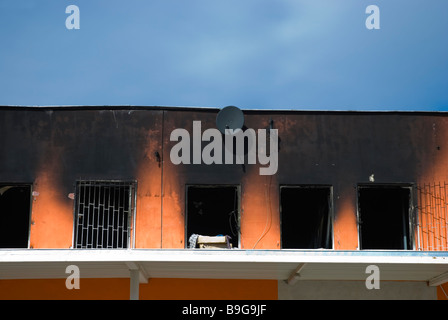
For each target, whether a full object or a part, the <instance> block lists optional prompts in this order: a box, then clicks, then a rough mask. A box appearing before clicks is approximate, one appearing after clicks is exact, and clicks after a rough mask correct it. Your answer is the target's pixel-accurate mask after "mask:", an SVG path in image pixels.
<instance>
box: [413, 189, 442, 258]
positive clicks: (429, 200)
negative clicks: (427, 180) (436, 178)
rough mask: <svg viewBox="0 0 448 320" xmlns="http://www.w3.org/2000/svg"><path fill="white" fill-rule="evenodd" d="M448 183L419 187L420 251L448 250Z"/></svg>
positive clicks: (418, 224) (418, 227) (418, 230)
mask: <svg viewBox="0 0 448 320" xmlns="http://www.w3.org/2000/svg"><path fill="white" fill-rule="evenodd" d="M447 186H448V185H447V183H443V184H441V183H439V184H435V183H434V184H424V185H420V186H417V191H418V212H419V217H418V221H417V235H418V249H419V250H429V251H436V250H448V187H447Z"/></svg>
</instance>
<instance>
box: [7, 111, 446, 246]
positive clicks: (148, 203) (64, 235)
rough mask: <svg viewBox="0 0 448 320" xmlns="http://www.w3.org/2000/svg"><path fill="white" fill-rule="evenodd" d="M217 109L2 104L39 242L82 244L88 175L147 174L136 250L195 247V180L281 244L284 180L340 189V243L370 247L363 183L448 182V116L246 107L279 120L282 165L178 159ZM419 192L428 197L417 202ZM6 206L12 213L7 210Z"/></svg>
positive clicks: (251, 121) (265, 123)
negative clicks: (78, 209) (78, 190)
mask: <svg viewBox="0 0 448 320" xmlns="http://www.w3.org/2000/svg"><path fill="white" fill-rule="evenodd" d="M218 111H219V110H214V109H203V110H202V109H176V108H140V109H139V108H109V109H108V108H88V107H85V108H64V107H63V108H59V109H58V108H22V109H21V108H7V107H5V108H2V109H0V183H2V184H4V183H29V184H31V185H32V190H33V191H34V193H33V197H32V206H31V207H32V209H31V211H32V213H31V230H30V246H31V247H34V248H45V247H49V248H53V247H55V248H66V247H70V246H71V245H72V241H73V219H74V217H73V214H74V207H73V199H72V197H71V196H70V194H71V193H73V192H74V190H75V189H74V187H75V182H76V181H77V180H135V181H137V197H136V199H137V201H136V219H135V227H134V229H133V238H135V247H139V248H184V247H185V246H186V245H187V243H186V241H187V240H188V239H186V235H185V231H186V230H185V228H186V226H185V215H186V185H197V184H200V185H236V186H238V187H239V188H240V197H241V198H240V208H239V210H240V212H239V218H238V219H239V224H240V232H241V236H240V248H243V249H252V248H256V249H263V248H266V249H280V248H281V228H280V224H281V221H280V199H279V194H280V193H279V190H280V186H281V185H325V186H331V187H332V207H331V210H332V214H333V233H332V236H333V244H332V247H333V248H335V249H356V248H358V221H357V187H358V185H359V184H400V183H405V184H415V183H421V182H434V181H448V177H447V172H446V170H445V168H446V167H447V165H448V163H447V160H445V159H448V158H447V157H446V155H445V152H446V150H448V148H447V146H446V143H445V141H446V139H445V137H446V136H447V131H446V128H447V126H448V123H447V118H446V116H445V115H444V114H442V113H400V112H398V113H394V112H391V113H387V112H385V113H381V112H317V111H316V112H294V111H291V112H287V111H285V112H280V111H245V121H246V122H245V124H246V126H247V127H248V128H253V129H266V128H269V125H270V123H271V120H272V124H273V128H274V129H278V134H279V139H280V145H279V155H278V171H277V173H276V174H275V175H273V176H260V175H259V171H258V169H259V167H260V165H259V164H254V165H245V166H242V165H240V164H231V165H205V164H189V165H184V164H180V165H174V164H173V163H171V161H170V150H171V148H172V147H173V146H174V145H175V143H176V142H173V141H170V134H171V132H172V131H173V130H174V129H176V128H185V129H187V131H189V132H190V133H192V123H193V121H194V120H199V121H201V125H202V131H204V130H206V129H207V128H215V119H216V114H217V112H218ZM414 200H415V201H416V199H414ZM0 214H1V213H0Z"/></svg>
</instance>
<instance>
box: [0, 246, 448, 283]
mask: <svg viewBox="0 0 448 320" xmlns="http://www.w3.org/2000/svg"><path fill="white" fill-rule="evenodd" d="M71 264H74V265H77V266H78V267H79V269H80V277H81V279H82V278H129V277H130V275H131V273H134V274H135V273H136V272H135V271H138V275H139V279H140V282H146V281H147V279H148V278H203V279H272V280H285V281H288V280H289V281H288V282H289V283H293V282H295V281H297V280H366V278H367V276H368V274H366V267H367V266H368V265H372V264H373V265H376V266H378V267H379V270H380V272H381V273H380V279H381V280H404V281H426V282H428V284H429V285H434V286H435V285H440V284H442V283H445V282H447V281H448V252H441V251H342V250H202V249H194V250H188V249H128V250H116V249H114V250H95V249H91V250H88V249H87V250H86V249H83V250H76V249H21V250H6V249H3V250H0V279H51V278H53V279H54V278H66V277H67V276H68V275H67V274H66V273H65V269H66V267H67V266H68V265H71Z"/></svg>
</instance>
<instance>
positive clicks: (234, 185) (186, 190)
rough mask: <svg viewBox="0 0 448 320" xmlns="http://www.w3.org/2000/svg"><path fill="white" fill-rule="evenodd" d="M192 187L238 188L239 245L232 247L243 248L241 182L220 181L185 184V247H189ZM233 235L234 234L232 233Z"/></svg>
mask: <svg viewBox="0 0 448 320" xmlns="http://www.w3.org/2000/svg"><path fill="white" fill-rule="evenodd" d="M190 187H196V188H226V187H232V188H235V189H236V193H237V202H238V203H237V206H236V207H237V210H238V216H237V221H238V225H237V230H236V231H237V234H238V247H233V248H232V249H240V248H241V185H240V184H229V183H228V184H219V183H204V184H198V183H191V184H186V185H185V201H184V203H185V217H184V234H185V237H184V238H185V239H184V243H185V246H184V248H185V249H188V247H189V239H188V189H189V188H190ZM230 236H231V237H233V235H230Z"/></svg>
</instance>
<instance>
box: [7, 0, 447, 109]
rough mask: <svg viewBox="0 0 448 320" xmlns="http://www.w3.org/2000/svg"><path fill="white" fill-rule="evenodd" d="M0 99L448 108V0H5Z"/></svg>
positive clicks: (70, 102) (69, 102) (22, 102)
mask: <svg viewBox="0 0 448 320" xmlns="http://www.w3.org/2000/svg"><path fill="white" fill-rule="evenodd" d="M70 4H74V5H77V6H78V7H79V9H80V26H81V28H80V29H79V30H68V29H66V27H65V20H66V18H67V17H68V14H66V13H65V8H66V7H67V6H68V5H70ZM371 4H374V5H377V6H378V7H379V9H380V18H381V20H380V27H381V29H380V30H368V29H367V28H366V27H365V20H366V18H367V17H368V14H366V13H365V10H366V7H367V6H368V5H371ZM0 105H140V106H143V105H160V106H198V107H223V106H226V105H236V106H238V107H240V108H242V109H261V108H270V109H320V110H445V111H448V1H447V0H428V1H419V0H407V1H404V0H400V1H399V0H369V1H365V0H341V1H335V0H314V1H311V0H244V1H241V0H220V1H217V0H146V1H144V0H127V1H116V0H107V1H106V0H103V1H100V0H70V1H69V0H58V1H55V0H0Z"/></svg>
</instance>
